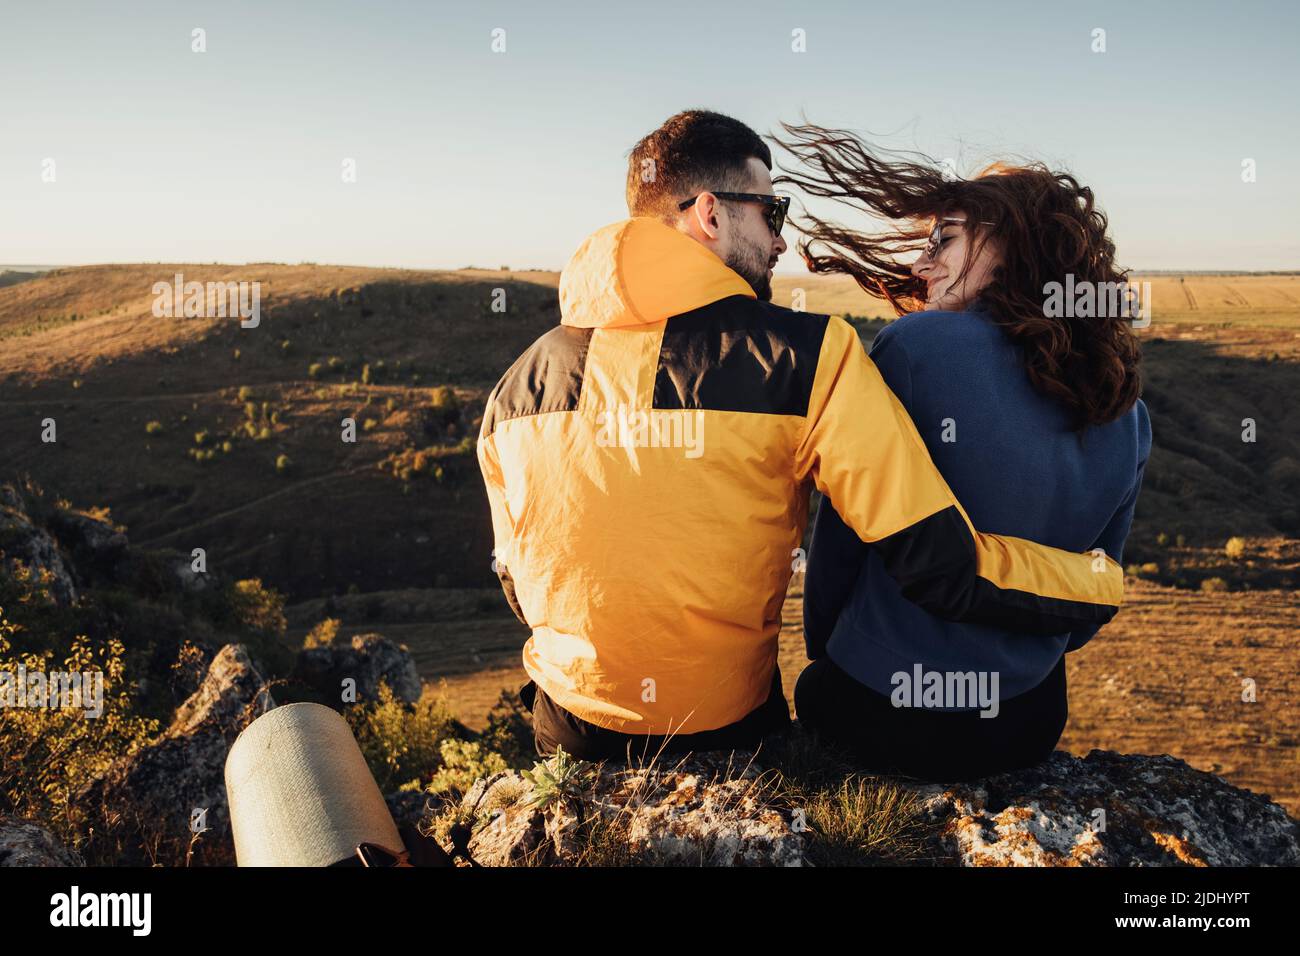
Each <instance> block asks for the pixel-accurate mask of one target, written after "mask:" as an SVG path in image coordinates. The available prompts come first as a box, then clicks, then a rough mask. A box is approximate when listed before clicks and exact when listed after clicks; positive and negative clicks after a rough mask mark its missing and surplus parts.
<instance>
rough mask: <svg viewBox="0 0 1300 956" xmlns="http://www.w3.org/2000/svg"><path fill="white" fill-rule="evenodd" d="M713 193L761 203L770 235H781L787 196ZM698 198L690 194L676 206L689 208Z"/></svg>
mask: <svg viewBox="0 0 1300 956" xmlns="http://www.w3.org/2000/svg"><path fill="white" fill-rule="evenodd" d="M701 195H703V194H701ZM713 195H715V196H717V197H718V198H719V199H730V200H732V201H733V202H756V203H761V204H762V205H764V206H766V207H767V208H766V209H764V210H763V218H764V219H766V220H767V228H769V229H771V230H772V235H774V236H779V235H781V230H782V229H783V228H785V216H786V213H787V212H789V210H790V197H789V196H767V195H764V194H763V193H714V194H713ZM699 198H700V197H699V196H692V197H691V198H690V199H685V200H683V201H682V202H680V203H678V204H677V208H678V209H690V208H691V207H692V206H693V205H695V200H697V199H699Z"/></svg>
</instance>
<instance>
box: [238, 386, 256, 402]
mask: <svg viewBox="0 0 1300 956" xmlns="http://www.w3.org/2000/svg"><path fill="white" fill-rule="evenodd" d="M252 397H253V390H252V389H251V388H249V387H248V386H247V385H241V386H239V400H240V401H241V402H247V401H249V400H251V399H252Z"/></svg>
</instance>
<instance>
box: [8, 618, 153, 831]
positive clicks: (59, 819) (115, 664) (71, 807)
mask: <svg viewBox="0 0 1300 956" xmlns="http://www.w3.org/2000/svg"><path fill="white" fill-rule="evenodd" d="M16 630H17V629H16V628H15V627H14V626H13V625H11V624H9V623H8V622H7V621H6V620H5V618H4V613H3V609H0V672H7V673H10V674H16V673H17V671H18V668H19V667H20V666H22V667H24V668H25V669H26V670H27V672H28V673H32V672H46V673H48V672H49V671H50V670H51V669H52V668H53V669H57V670H60V671H65V672H77V673H83V674H84V673H87V672H91V673H94V672H98V673H101V674H102V675H103V682H104V683H103V690H104V693H103V712H102V713H101V714H100V715H99V716H98V717H97V718H95V719H87V717H86V715H85V709H86V708H85V707H84V706H72V707H57V708H56V707H0V753H3V754H4V755H5V758H4V760H3V761H0V806H3V807H4V809H5V812H6V813H7V814H9V815H12V816H17V817H27V818H30V819H32V820H35V821H37V822H39V823H41V824H42V825H44V826H48V827H50V829H51V830H53V831H54V833H55V834H56V835H57V836H58V837H59V839H60V840H61V841H62V842H64V843H65V844H68V845H70V846H72V847H73V848H79V847H80V845H81V843H82V841H83V839H84V837H85V834H86V832H87V830H88V829H90V828H93V827H95V826H97V825H100V824H101V823H102V821H99V820H93V819H89V818H88V808H87V807H85V806H82V805H79V804H77V803H76V801H75V799H74V795H75V794H76V792H77V791H78V790H79V789H80V788H81V787H82V786H84V785H85V784H86V783H87V782H88V781H90V780H92V779H94V778H95V777H97V776H99V775H101V774H103V773H104V772H105V771H106V770H108V768H109V766H110V765H111V764H112V763H113V762H114V761H116V760H118V759H119V758H121V757H125V756H127V755H129V754H131V753H132V752H134V751H135V750H137V749H138V748H139V747H141V746H142V745H143V744H145V743H146V742H147V741H148V740H149V739H150V738H151V737H152V736H153V735H154V734H156V733H157V732H158V722H157V721H156V720H150V719H146V718H144V717H142V716H140V715H138V714H137V713H136V712H135V710H134V705H133V703H132V697H131V695H132V690H133V685H131V684H130V683H128V682H127V681H126V680H125V673H124V671H125V664H124V661H123V657H124V653H125V648H124V646H123V645H122V643H121V642H120V641H118V640H116V639H113V640H110V641H108V642H107V644H105V645H104V646H103V647H101V648H99V649H98V650H95V649H94V648H92V647H91V645H90V642H89V641H88V640H87V638H86V637H85V636H78V637H76V638H74V639H73V641H72V646H71V648H70V650H69V652H68V655H67V658H66V659H65V660H63V661H60V662H58V663H57V664H55V663H54V660H53V658H54V654H53V653H52V652H49V651H47V652H45V653H43V654H19V655H13V656H11V654H10V648H11V644H10V638H11V637H13V636H14V634H15V633H16Z"/></svg>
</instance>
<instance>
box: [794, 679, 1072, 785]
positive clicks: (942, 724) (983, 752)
mask: <svg viewBox="0 0 1300 956" xmlns="http://www.w3.org/2000/svg"><path fill="white" fill-rule="evenodd" d="M794 707H795V712H796V713H797V714H798V716H799V722H800V724H802V725H803V726H804V727H807V728H810V729H811V730H813V731H814V732H816V733H817V735H818V736H819V737H821V738H822V739H823V740H826V741H828V742H830V743H833V744H837V745H839V746H840V747H842V748H844V749H845V750H847V751H848V752H849V753H850V754H852V755H853V757H854V758H855V759H856V761H857V762H858V763H859V764H860V765H861V766H862V768H863V769H865V770H871V771H875V772H878V773H903V774H906V775H907V776H910V777H919V778H920V779H922V780H931V781H936V782H950V781H955V780H971V779H974V778H977V777H983V776H986V775H988V774H991V773H1002V772H1004V771H1007V770H1018V769H1020V768H1021V767H1028V766H1031V765H1033V764H1036V763H1039V762H1040V761H1043V760H1045V759H1047V757H1049V756H1050V755H1051V753H1052V751H1053V750H1055V749H1056V743H1057V741H1058V740H1060V739H1061V732H1062V731H1063V730H1064V729H1065V720H1066V717H1067V716H1068V713H1069V707H1068V704H1067V701H1066V694H1065V658H1064V657H1062V658H1061V660H1060V661H1058V662H1057V665H1056V667H1055V669H1053V671H1052V672H1051V673H1050V674H1049V675H1047V677H1046V678H1044V679H1043V681H1042V682H1041V683H1040V684H1038V686H1036V687H1034V688H1032V689H1031V690H1028V691H1025V692H1024V693H1023V694H1019V695H1017V696H1016V697H1011V698H1008V699H1007V700H1004V701H1002V702H1001V704H1000V706H999V710H998V715H997V716H996V717H981V716H980V714H979V711H977V710H968V711H939V710H933V709H925V708H920V707H895V706H894V705H893V703H891V701H890V699H889V697H887V696H886V695H884V694H878V693H876V692H875V691H874V690H871V689H869V688H867V687H864V686H863V685H862V684H860V683H858V682H857V681H856V680H854V679H853V678H852V677H850V676H849V675H848V674H846V673H845V672H844V671H842V670H841V669H840V668H839V667H837V666H836V665H835V663H834V662H833V661H832V660H831V659H830V658H829V657H823V658H820V659H819V660H816V661H813V662H812V663H811V664H809V665H808V666H807V667H806V668H805V669H804V672H803V673H802V674H800V675H799V682H798V683H797V684H795V688H794Z"/></svg>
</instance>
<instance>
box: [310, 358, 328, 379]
mask: <svg viewBox="0 0 1300 956" xmlns="http://www.w3.org/2000/svg"><path fill="white" fill-rule="evenodd" d="M324 370H325V366H323V365H321V363H320V362H312V363H311V364H310V365H308V366H307V377H308V378H320V373H321V372H323V371H324Z"/></svg>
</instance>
